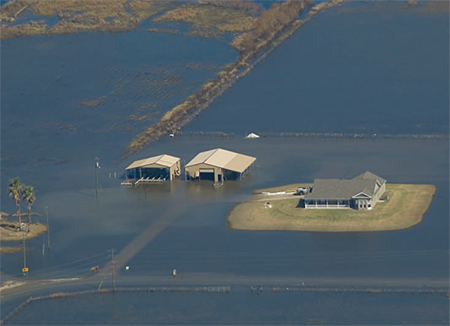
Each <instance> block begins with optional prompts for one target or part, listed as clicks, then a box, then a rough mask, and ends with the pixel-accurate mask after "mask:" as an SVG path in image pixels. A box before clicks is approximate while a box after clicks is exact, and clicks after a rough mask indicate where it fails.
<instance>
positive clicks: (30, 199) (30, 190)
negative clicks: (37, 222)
mask: <svg viewBox="0 0 450 326" xmlns="http://www.w3.org/2000/svg"><path fill="white" fill-rule="evenodd" d="M23 199H24V200H25V202H26V203H27V207H28V230H30V224H31V206H32V205H33V204H34V202H35V201H36V194H35V193H34V187H33V186H26V187H25V188H24V189H23Z"/></svg>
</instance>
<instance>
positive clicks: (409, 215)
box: [227, 184, 436, 232]
mask: <svg viewBox="0 0 450 326" xmlns="http://www.w3.org/2000/svg"><path fill="white" fill-rule="evenodd" d="M289 188H290V187H289ZM272 189H274V190H272V191H279V189H280V187H277V188H272ZM435 192H436V187H435V186H433V185H405V184H388V185H387V186H386V193H387V194H388V195H389V198H390V199H389V200H388V201H386V202H379V203H378V204H377V205H376V206H375V207H374V208H373V209H372V210H370V211H362V210H359V211H357V210H352V209H304V208H299V207H297V205H298V203H299V199H300V197H298V196H292V198H283V199H280V200H276V197H274V196H261V195H259V196H254V197H253V198H252V199H251V200H250V201H249V202H246V203H241V204H238V205H236V206H235V207H234V208H233V209H232V210H231V211H230V213H229V215H228V217H227V221H228V225H229V226H230V227H231V228H232V229H239V230H291V231H313V232H362V231H390V230H401V229H406V228H409V227H412V226H414V225H416V224H418V223H420V222H421V221H422V219H423V216H424V214H425V213H426V211H427V210H428V208H429V206H430V205H431V202H432V200H433V196H434V194H435ZM266 201H270V203H271V204H272V208H265V207H264V203H265V202H266Z"/></svg>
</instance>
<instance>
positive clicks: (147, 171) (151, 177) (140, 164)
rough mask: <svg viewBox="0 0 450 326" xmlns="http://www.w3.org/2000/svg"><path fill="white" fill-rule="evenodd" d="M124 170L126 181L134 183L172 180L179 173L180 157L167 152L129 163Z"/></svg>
mask: <svg viewBox="0 0 450 326" xmlns="http://www.w3.org/2000/svg"><path fill="white" fill-rule="evenodd" d="M125 172H126V178H127V181H129V182H131V181H135V182H136V183H135V185H137V184H138V182H139V183H145V182H163V181H166V180H173V179H174V178H175V177H179V176H180V174H181V165H180V159H179V158H178V157H174V156H171V155H167V154H163V155H158V156H153V157H149V158H144V159H142V160H137V161H134V162H133V163H131V164H130V165H129V166H128V167H127V168H126V169H125Z"/></svg>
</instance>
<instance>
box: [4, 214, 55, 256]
mask: <svg viewBox="0 0 450 326" xmlns="http://www.w3.org/2000/svg"><path fill="white" fill-rule="evenodd" d="M18 227H19V222H11V221H2V223H1V225H0V239H1V245H0V253H2V254H9V253H15V252H19V251H22V247H8V246H4V243H3V242H5V241H22V240H23V238H24V237H25V240H30V239H33V238H36V237H37V236H40V235H41V234H44V233H45V232H47V226H46V225H44V224H41V223H32V224H30V225H29V232H26V231H16V229H17V228H18Z"/></svg>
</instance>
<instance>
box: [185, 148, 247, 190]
mask: <svg viewBox="0 0 450 326" xmlns="http://www.w3.org/2000/svg"><path fill="white" fill-rule="evenodd" d="M255 161H256V158H255V157H252V156H247V155H243V154H239V153H235V152H231V151H227V150H225V149H221V148H217V149H212V150H209V151H206V152H201V153H199V154H198V155H197V156H195V157H194V158H193V159H192V160H191V161H190V162H189V163H188V164H186V166H185V175H186V180H195V179H198V180H213V181H214V182H215V183H218V182H223V181H224V180H240V179H242V178H243V177H244V176H245V175H246V174H247V173H248V172H249V171H250V169H251V167H252V166H253V164H254V163H255Z"/></svg>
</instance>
